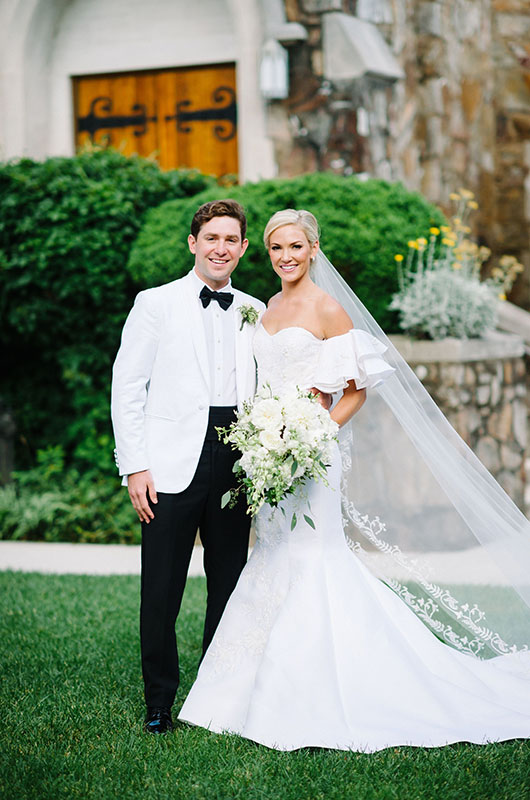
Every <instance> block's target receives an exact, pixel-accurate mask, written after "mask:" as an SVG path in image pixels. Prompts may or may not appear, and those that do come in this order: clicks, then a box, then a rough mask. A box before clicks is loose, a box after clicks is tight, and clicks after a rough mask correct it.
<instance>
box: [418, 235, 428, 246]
mask: <svg viewBox="0 0 530 800" xmlns="http://www.w3.org/2000/svg"><path fill="white" fill-rule="evenodd" d="M418 244H419V245H420V247H425V245H426V244H427V239H424V238H423V236H420V238H419V239H418Z"/></svg>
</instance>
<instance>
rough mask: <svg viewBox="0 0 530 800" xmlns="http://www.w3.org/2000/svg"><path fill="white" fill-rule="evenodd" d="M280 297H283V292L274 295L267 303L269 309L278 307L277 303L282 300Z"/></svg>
mask: <svg viewBox="0 0 530 800" xmlns="http://www.w3.org/2000/svg"><path fill="white" fill-rule="evenodd" d="M280 295H281V292H278V293H277V294H273V295H272V297H271V298H270V299H269V300H268V301H267V308H274V306H275V305H276V303H277V302H278V300H279V298H280Z"/></svg>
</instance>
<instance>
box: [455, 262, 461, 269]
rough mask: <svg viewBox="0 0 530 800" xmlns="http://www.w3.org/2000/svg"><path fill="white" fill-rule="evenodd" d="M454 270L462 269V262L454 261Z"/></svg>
mask: <svg viewBox="0 0 530 800" xmlns="http://www.w3.org/2000/svg"><path fill="white" fill-rule="evenodd" d="M453 269H462V264H461V263H460V261H453Z"/></svg>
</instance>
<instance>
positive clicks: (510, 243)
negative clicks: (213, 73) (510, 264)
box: [269, 0, 530, 308]
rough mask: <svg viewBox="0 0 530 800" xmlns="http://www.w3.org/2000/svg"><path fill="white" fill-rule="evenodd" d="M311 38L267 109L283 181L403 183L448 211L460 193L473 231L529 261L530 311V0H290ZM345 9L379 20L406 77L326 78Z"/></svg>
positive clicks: (524, 292)
mask: <svg viewBox="0 0 530 800" xmlns="http://www.w3.org/2000/svg"><path fill="white" fill-rule="evenodd" d="M285 8H286V14H287V17H288V19H289V20H291V21H296V22H300V23H302V24H303V25H304V26H305V28H306V30H307V32H308V38H307V40H306V41H305V42H299V43H296V44H292V45H291V46H289V53H290V94H289V97H288V98H287V99H286V100H284V101H276V102H273V103H271V104H270V106H269V132H270V135H271V137H272V138H273V141H274V146H275V155H276V161H277V164H278V169H279V174H280V175H282V176H289V175H294V174H299V173H301V172H306V171H314V170H322V169H328V170H333V171H335V172H337V173H342V174H352V173H357V174H361V175H370V176H375V177H380V178H384V179H386V180H400V181H403V183H404V184H405V185H406V186H407V187H408V188H411V189H415V190H419V191H421V192H422V193H423V194H424V195H425V196H426V197H427V198H428V199H429V200H431V201H432V202H434V203H437V204H438V205H440V206H441V207H443V208H444V209H445V210H446V211H450V210H451V209H450V206H449V200H448V198H449V194H450V192H452V191H454V190H455V189H458V188H459V187H462V186H465V187H467V188H469V189H471V190H473V191H474V192H475V194H476V195H477V199H478V201H479V204H480V211H479V214H478V215H477V216H476V217H475V222H474V224H475V228H476V230H475V233H476V234H477V235H478V236H479V238H480V240H481V243H483V244H486V245H487V246H488V247H490V248H491V250H492V251H493V254H494V258H495V256H497V255H499V254H501V253H504V252H507V253H513V254H515V255H517V257H518V258H519V260H521V261H522V262H523V263H524V264H525V268H526V269H525V273H524V274H523V275H521V276H520V277H519V279H518V281H517V283H516V285H515V287H514V289H513V292H512V294H511V299H513V300H514V302H517V303H518V304H519V305H521V306H523V307H526V308H530V44H529V43H530V6H529V5H528V2H527V0H452V2H445V1H444V0H392V1H391V0H285ZM337 10H342V11H343V12H346V13H348V14H353V15H356V16H357V17H358V18H360V19H362V20H365V21H367V22H370V23H372V24H373V25H375V26H376V27H377V28H378V29H379V31H380V32H381V33H382V34H383V36H384V37H385V39H386V41H387V43H388V44H389V46H390V48H391V50H392V52H393V54H394V56H395V57H396V59H397V61H398V62H399V64H400V66H401V67H402V69H403V71H404V74H405V77H404V79H401V80H397V81H389V80H384V79H381V78H377V77H373V76H369V75H364V76H363V77H361V78H357V79H355V80H352V81H350V82H349V84H348V85H344V84H343V85H341V86H340V87H339V86H337V85H334V84H332V83H331V82H330V81H329V80H327V79H326V75H325V69H324V62H325V59H324V54H323V43H322V42H323V39H322V25H323V18H324V15H325V13H328V12H333V11H337Z"/></svg>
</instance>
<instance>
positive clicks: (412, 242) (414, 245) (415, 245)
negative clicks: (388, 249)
mask: <svg viewBox="0 0 530 800" xmlns="http://www.w3.org/2000/svg"><path fill="white" fill-rule="evenodd" d="M407 245H408V246H409V247H412V248H413V249H414V250H417V249H418V242H414V241H413V240H412V239H411V240H410V242H407Z"/></svg>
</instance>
